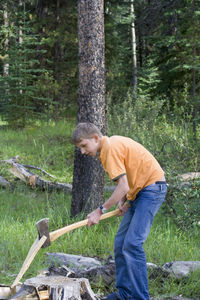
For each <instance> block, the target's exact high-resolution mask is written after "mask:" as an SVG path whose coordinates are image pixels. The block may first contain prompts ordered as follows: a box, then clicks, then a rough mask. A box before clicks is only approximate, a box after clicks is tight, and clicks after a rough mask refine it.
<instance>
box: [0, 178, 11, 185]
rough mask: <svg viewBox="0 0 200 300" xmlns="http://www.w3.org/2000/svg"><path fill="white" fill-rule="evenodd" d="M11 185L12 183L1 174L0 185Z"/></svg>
mask: <svg viewBox="0 0 200 300" xmlns="http://www.w3.org/2000/svg"><path fill="white" fill-rule="evenodd" d="M9 185H10V183H9V182H8V181H7V180H6V179H4V178H3V177H2V176H0V186H3V187H6V186H9Z"/></svg>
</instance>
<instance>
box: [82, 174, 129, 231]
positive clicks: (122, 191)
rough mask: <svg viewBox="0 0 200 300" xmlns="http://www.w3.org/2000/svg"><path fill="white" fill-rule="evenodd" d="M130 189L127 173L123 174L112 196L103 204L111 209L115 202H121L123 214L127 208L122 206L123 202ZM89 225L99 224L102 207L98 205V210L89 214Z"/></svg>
mask: <svg viewBox="0 0 200 300" xmlns="http://www.w3.org/2000/svg"><path fill="white" fill-rule="evenodd" d="M128 191H129V185H128V181H127V177H126V175H123V176H121V177H120V178H119V180H118V184H117V186H116V188H115V190H114V192H113V193H112V195H111V196H110V198H109V199H108V200H107V201H106V202H105V203H104V204H103V207H104V208H106V209H110V208H111V207H112V206H113V205H114V204H116V203H119V205H118V208H119V209H120V210H121V211H122V214H123V213H124V212H125V210H124V209H123V208H122V206H123V203H124V202H125V200H126V194H127V193H128ZM87 217H88V226H91V225H93V224H98V223H99V220H100V217H101V209H100V208H99V207H98V208H97V209H96V210H94V211H93V212H91V213H90V214H89V215H88V216H87Z"/></svg>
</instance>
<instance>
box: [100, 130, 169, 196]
mask: <svg viewBox="0 0 200 300" xmlns="http://www.w3.org/2000/svg"><path fill="white" fill-rule="evenodd" d="M99 158H100V161H101V163H102V165H103V167H104V169H105V171H106V172H107V173H108V175H109V177H110V178H111V179H112V180H114V181H116V180H118V179H119V178H120V177H121V176H123V175H125V174H126V176H127V180H128V184H129V187H130V190H129V191H128V193H127V199H128V200H134V199H135V198H136V195H137V193H138V192H139V191H140V190H141V189H143V188H144V187H146V186H148V185H150V184H152V183H154V182H155V181H157V180H159V179H160V178H161V177H162V176H163V175H164V171H163V170H162V168H161V167H160V165H159V163H158V162H157V160H156V159H155V158H154V156H153V155H152V154H151V153H150V152H149V151H148V150H147V149H145V148H144V147H143V146H142V145H141V144H139V143H137V142H135V141H134V140H132V139H130V138H127V137H123V136H111V137H107V136H103V137H102V138H101V142H100V154H99Z"/></svg>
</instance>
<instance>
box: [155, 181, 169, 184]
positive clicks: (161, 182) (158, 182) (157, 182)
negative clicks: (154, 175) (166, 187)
mask: <svg viewBox="0 0 200 300" xmlns="http://www.w3.org/2000/svg"><path fill="white" fill-rule="evenodd" d="M155 184H166V181H156V182H155Z"/></svg>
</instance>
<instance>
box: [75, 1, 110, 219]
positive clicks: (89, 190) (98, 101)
mask: <svg viewBox="0 0 200 300" xmlns="http://www.w3.org/2000/svg"><path fill="white" fill-rule="evenodd" d="M78 31H79V93H78V118H77V121H78V123H79V122H92V123H94V124H95V125H97V126H98V127H99V128H100V130H101V131H102V133H103V134H105V133H106V103H105V41H104V1H103V0H96V1H93V0H79V1H78ZM103 187H104V171H103V168H102V166H101V164H100V161H99V159H98V158H92V157H85V156H83V155H81V153H80V151H79V150H78V149H76V150H75V161H74V174H73V189H72V206H71V213H72V215H76V214H78V213H80V212H83V211H84V212H89V211H91V210H92V209H94V208H95V207H97V206H98V205H99V204H100V203H102V202H103V196H104V195H103Z"/></svg>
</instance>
